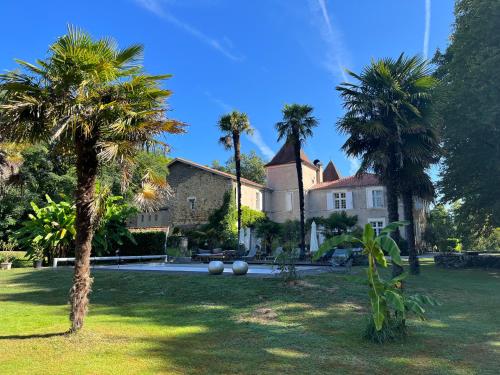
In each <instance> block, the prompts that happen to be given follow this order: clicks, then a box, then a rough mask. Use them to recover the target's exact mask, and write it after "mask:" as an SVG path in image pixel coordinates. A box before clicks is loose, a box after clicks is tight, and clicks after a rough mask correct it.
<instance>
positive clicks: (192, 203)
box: [187, 197, 196, 211]
mask: <svg viewBox="0 0 500 375" xmlns="http://www.w3.org/2000/svg"><path fill="white" fill-rule="evenodd" d="M187 202H188V204H189V208H190V209H191V211H194V210H196V197H187Z"/></svg>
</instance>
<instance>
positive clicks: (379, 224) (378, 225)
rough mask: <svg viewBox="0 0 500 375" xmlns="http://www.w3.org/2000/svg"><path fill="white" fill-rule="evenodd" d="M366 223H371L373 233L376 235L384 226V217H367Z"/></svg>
mask: <svg viewBox="0 0 500 375" xmlns="http://www.w3.org/2000/svg"><path fill="white" fill-rule="evenodd" d="M368 223H370V224H371V226H372V227H373V229H374V230H375V234H376V235H377V236H378V235H379V234H380V231H381V230H382V229H383V228H384V226H385V219H368Z"/></svg>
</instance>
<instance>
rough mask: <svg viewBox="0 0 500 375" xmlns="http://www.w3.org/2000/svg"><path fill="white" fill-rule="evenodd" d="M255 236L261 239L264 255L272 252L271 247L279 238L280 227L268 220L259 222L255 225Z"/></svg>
mask: <svg viewBox="0 0 500 375" xmlns="http://www.w3.org/2000/svg"><path fill="white" fill-rule="evenodd" d="M255 229H256V233H257V236H258V237H260V238H262V239H263V245H264V249H265V250H266V253H270V252H271V251H272V249H271V247H272V246H273V242H274V240H275V239H277V238H279V236H280V234H281V225H280V224H279V223H276V222H274V221H272V220H269V219H268V218H265V219H263V220H259V221H258V222H257V224H256V227H255Z"/></svg>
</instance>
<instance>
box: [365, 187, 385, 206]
mask: <svg viewBox="0 0 500 375" xmlns="http://www.w3.org/2000/svg"><path fill="white" fill-rule="evenodd" d="M374 191H382V205H381V206H378V205H376V204H375V196H374ZM366 207H367V208H385V190H384V188H383V187H382V186H377V187H371V188H367V189H366Z"/></svg>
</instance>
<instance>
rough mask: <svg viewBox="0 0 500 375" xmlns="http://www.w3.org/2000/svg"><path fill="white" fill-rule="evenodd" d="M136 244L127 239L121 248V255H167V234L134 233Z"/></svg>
mask: <svg viewBox="0 0 500 375" xmlns="http://www.w3.org/2000/svg"><path fill="white" fill-rule="evenodd" d="M132 236H133V237H134V240H135V242H136V243H135V244H134V243H133V242H132V241H130V240H128V239H126V240H124V241H123V245H122V246H121V247H120V255H122V256H125V255H128V256H130V255H158V254H165V240H166V236H165V232H158V231H144V232H132Z"/></svg>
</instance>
